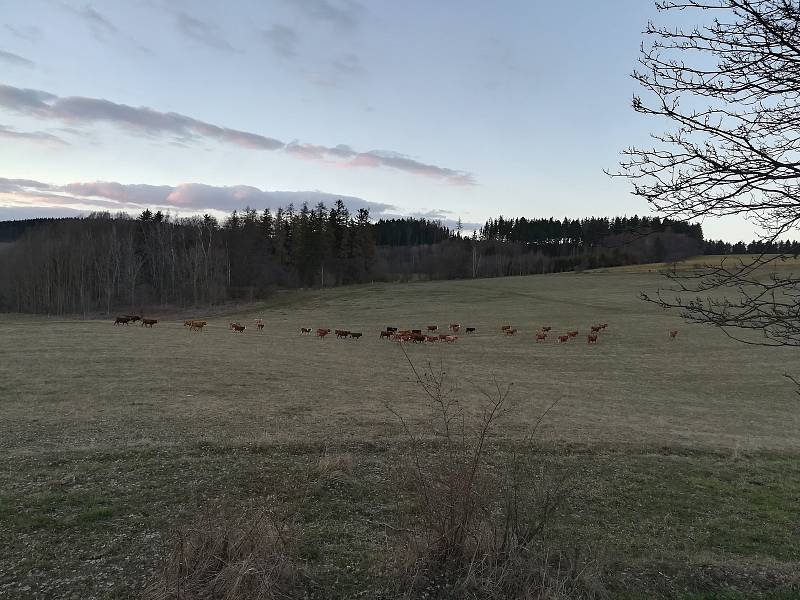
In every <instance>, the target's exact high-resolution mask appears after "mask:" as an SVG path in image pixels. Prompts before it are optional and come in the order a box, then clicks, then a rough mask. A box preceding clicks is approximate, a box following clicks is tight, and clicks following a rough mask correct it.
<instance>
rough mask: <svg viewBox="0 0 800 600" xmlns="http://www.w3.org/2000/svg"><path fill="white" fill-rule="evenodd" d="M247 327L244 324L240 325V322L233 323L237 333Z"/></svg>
mask: <svg viewBox="0 0 800 600" xmlns="http://www.w3.org/2000/svg"><path fill="white" fill-rule="evenodd" d="M245 329H247V327H245V326H244V325H239V324H238V323H234V325H233V330H234V331H235V332H237V333H242V332H243V331H244V330H245Z"/></svg>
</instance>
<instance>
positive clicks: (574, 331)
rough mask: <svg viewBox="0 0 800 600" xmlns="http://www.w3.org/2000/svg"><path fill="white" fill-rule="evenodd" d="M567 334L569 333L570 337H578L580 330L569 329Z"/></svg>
mask: <svg viewBox="0 0 800 600" xmlns="http://www.w3.org/2000/svg"><path fill="white" fill-rule="evenodd" d="M567 335H568V336H569V337H578V330H577V329H574V330H573V331H568V332H567Z"/></svg>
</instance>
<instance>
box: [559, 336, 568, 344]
mask: <svg viewBox="0 0 800 600" xmlns="http://www.w3.org/2000/svg"><path fill="white" fill-rule="evenodd" d="M558 341H559V343H560V344H563V343H565V342H568V341H569V336H568V335H560V336H558Z"/></svg>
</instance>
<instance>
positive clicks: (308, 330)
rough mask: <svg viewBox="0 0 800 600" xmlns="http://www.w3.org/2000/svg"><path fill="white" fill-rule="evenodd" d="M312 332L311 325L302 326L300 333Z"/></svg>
mask: <svg viewBox="0 0 800 600" xmlns="http://www.w3.org/2000/svg"><path fill="white" fill-rule="evenodd" d="M310 333H311V327H301V328H300V335H303V334H310Z"/></svg>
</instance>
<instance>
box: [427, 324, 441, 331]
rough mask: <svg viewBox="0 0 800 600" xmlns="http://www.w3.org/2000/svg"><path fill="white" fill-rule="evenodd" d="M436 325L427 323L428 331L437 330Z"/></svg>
mask: <svg viewBox="0 0 800 600" xmlns="http://www.w3.org/2000/svg"><path fill="white" fill-rule="evenodd" d="M438 329H439V326H438V325H428V331H438Z"/></svg>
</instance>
